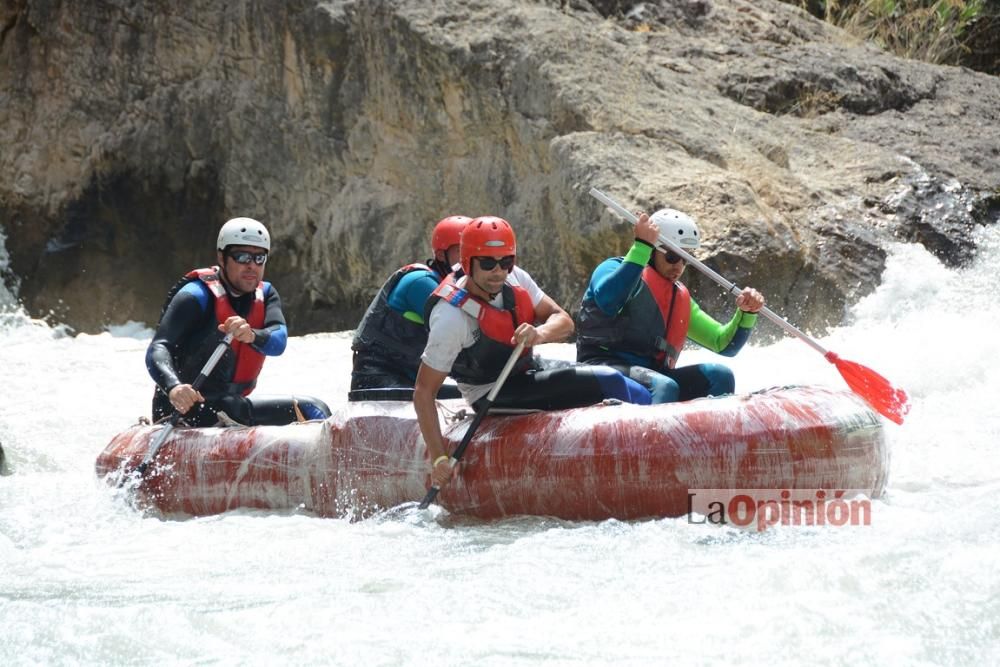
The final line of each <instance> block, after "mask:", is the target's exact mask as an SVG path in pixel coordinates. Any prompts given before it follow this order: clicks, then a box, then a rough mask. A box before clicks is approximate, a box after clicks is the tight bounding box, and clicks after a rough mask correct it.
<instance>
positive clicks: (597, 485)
mask: <svg viewBox="0 0 1000 667" xmlns="http://www.w3.org/2000/svg"><path fill="white" fill-rule="evenodd" d="M447 403H448V404H449V405H454V406H455V407H461V406H462V405H463V404H462V403H461V402H460V401H458V402H447ZM468 424H469V420H463V421H460V422H457V423H453V424H450V425H446V426H445V427H444V429H443V430H444V434H445V438H446V440H448V441H450V442H451V446H452V447H454V446H456V445H457V444H458V442H459V441H460V440H461V437H462V435H463V434H464V432H465V429H466V428H467V426H468ZM159 428H160V427H156V426H136V427H133V428H131V429H129V430H127V431H125V432H123V433H121V434H119V435H117V436H116V437H115V438H114V439H113V440H112V441H111V443H110V444H109V445H108V446H107V448H106V449H105V450H104V451H103V452H102V453H101V455H100V456H99V457H98V459H97V464H96V469H97V474H98V475H100V476H102V477H106V478H107V479H108V480H109V483H115V481H116V480H117V479H118V478H119V476H120V475H121V473H122V472H123V471H126V472H127V471H130V470H133V469H134V468H135V467H136V466H137V465H138V464H139V462H140V461H141V459H142V457H143V455H144V454H145V452H146V449H147V447H148V445H149V442H150V440H151V439H152V438H153V437H154V436H155V434H156V432H157V430H158V429H159ZM888 463H889V454H888V448H887V446H886V442H885V436H884V432H883V426H882V420H881V418H880V417H878V416H877V415H876V414H875V413H874V412H873V411H872V410H871V409H870V408H869V407H868V406H867V405H866V404H865V403H864V402H863V401H862V400H861V399H859V398H858V397H857V396H855V395H854V394H851V393H850V392H847V391H839V390H832V389H825V388H818V387H789V388H780V389H770V390H766V391H762V392H758V393H754V394H750V395H741V396H728V397H724V398H713V399H702V400H697V401H690V402H687V403H679V404H668V405H657V406H644V407H640V406H633V405H598V406H593V407H588V408H580V409H576V410H565V411H561V412H538V413H533V414H524V415H516V416H490V417H488V418H486V419H485V420H484V421H483V423H482V425H481V426H480V429H479V432H478V433H477V435H476V436H475V438H474V439H473V441H472V443H471V444H470V446H469V448H468V450H467V451H466V453H465V457H464V462H463V464H462V471H461V474H460V476H459V477H458V478H457V479H456V480H454V481H453V482H452V483H451V484H450V485H449V486H448V487H446V488H445V489H444V490H443V491H442V492H441V493H440V495H439V496H438V502H439V503H440V504H441V505H442V506H444V507H445V508H446V509H448V510H450V511H451V512H453V513H457V514H462V515H470V516H475V517H481V518H497V517H505V516H511V515H523V514H528V515H545V516H554V517H561V518H564V519H593V520H600V519H608V518H617V519H636V518H644V517H672V516H682V515H684V514H686V513H687V511H688V502H689V500H688V493H689V490H691V489H853V490H860V491H863V492H864V493H866V494H867V495H868V496H870V497H872V498H876V497H879V496H880V495H881V493H882V491H883V489H884V487H885V483H886V477H887V474H888ZM428 467H429V466H428V463H427V460H426V458H425V451H424V445H423V442H422V440H421V438H420V431H419V428H418V426H417V421H416V416H415V414H414V412H413V407H412V405H411V404H410V403H407V402H402V401H394V402H381V403H376V402H368V403H349V404H347V406H346V407H344V408H343V409H341V410H340V411H339V412H337V413H335V414H334V416H332V417H331V418H330V419H328V420H326V421H324V422H306V423H302V424H292V425H289V426H262V427H254V428H243V427H234V428H204V429H195V428H178V429H176V430H175V431H174V433H172V434H171V435H170V437H169V438H168V439H167V441H166V442H165V443H164V445H163V447H162V448H161V449H160V451H159V452H158V454H157V456H156V459H155V461H154V464H153V465H152V466H150V468H149V470H148V471H147V473H146V477H145V479H144V480H143V481H142V482H141V484H139V485H138V489H137V493H138V494H139V499H140V501H141V502H142V503H143V504H144V505H146V506H149V507H153V508H155V509H157V510H159V511H160V512H162V513H163V514H165V515H207V514H217V513H220V512H225V511H227V510H232V509H236V508H256V509H265V510H296V509H301V510H305V511H309V512H312V513H315V514H317V515H320V516H340V517H342V516H351V517H362V516H367V515H370V514H372V513H373V512H376V511H378V510H380V509H385V508H390V507H393V506H396V505H398V504H401V503H404V502H407V501H415V500H416V501H419V500H420V499H421V498H422V497H423V496H424V494H425V492H426V490H427V484H428V479H429V478H428V474H427V472H428Z"/></svg>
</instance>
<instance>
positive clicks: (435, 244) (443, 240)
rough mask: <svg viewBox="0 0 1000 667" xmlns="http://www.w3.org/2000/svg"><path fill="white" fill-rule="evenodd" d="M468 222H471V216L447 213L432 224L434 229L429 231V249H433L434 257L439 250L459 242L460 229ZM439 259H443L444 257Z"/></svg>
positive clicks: (445, 249)
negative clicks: (447, 214) (446, 215)
mask: <svg viewBox="0 0 1000 667" xmlns="http://www.w3.org/2000/svg"><path fill="white" fill-rule="evenodd" d="M470 222H472V218H470V217H467V216H464V215H449V216H448V217H447V218H442V219H441V220H439V221H438V223H437V224H436V225H434V231H433V232H431V250H432V251H434V256H435V258H436V257H437V252H438V251H439V250H440V251H441V252H442V253H444V252H446V251H447V250H448V248H450V247H452V246H453V245H458V244H459V243H460V242H461V239H462V230H463V229H465V226H466V225H467V224H469V223H470ZM441 259H444V257H442V258H441Z"/></svg>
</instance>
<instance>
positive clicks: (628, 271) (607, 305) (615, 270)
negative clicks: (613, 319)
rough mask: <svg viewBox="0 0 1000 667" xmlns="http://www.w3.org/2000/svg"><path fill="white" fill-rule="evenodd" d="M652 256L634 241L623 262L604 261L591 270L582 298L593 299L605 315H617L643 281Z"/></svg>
mask: <svg viewBox="0 0 1000 667" xmlns="http://www.w3.org/2000/svg"><path fill="white" fill-rule="evenodd" d="M652 254H653V246H651V245H649V244H648V243H646V242H644V241H638V240H637V241H636V242H635V243H633V244H632V247H631V248H630V249H629V251H628V254H627V255H625V257H624V258H623V259H619V258H617V257H613V258H611V259H606V260H604V261H603V262H601V263H600V264H599V265H598V267H597V268H596V269H594V274H593V275H592V276H591V278H590V285H589V286H588V287H587V294H586V295H585V296H584V298H585V299H586V298H591V299H593V300H594V303H596V304H597V307H598V308H600V309H601V311H602V312H603V313H604V314H605V315H612V316H613V315H617V314H618V313H619V312H620V311H621V309H622V308H624V307H625V304H626V303H627V302H628V300H629V297H631V296H632V294H633V292H634V291H635V288H636V286H637V285H638V284H639V281H640V280H641V279H642V270H643V269H644V268H646V264H648V263H649V258H650V257H651V256H652Z"/></svg>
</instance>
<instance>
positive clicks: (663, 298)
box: [642, 266, 691, 368]
mask: <svg viewBox="0 0 1000 667" xmlns="http://www.w3.org/2000/svg"><path fill="white" fill-rule="evenodd" d="M642 282H643V283H645V285H646V287H647V288H648V290H649V292H650V293H651V295H652V297H653V300H654V301H656V306H657V308H658V309H659V311H660V316H661V317H662V318H663V336H662V339H663V341H664V342H665V345H663V346H658V348H662V349H658V351H657V354H656V362H657V363H658V364H661V365H665V366H666V367H667V368H673V367H674V366H676V365H677V358H678V357H679V356H680V354H681V348H683V347H684V341H685V340H687V332H688V327H689V326H690V325H691V294H690V293H689V292H688V289H687V287H685V286H684V283H681V282H674V283H671V282H669V281H668V280H667V279H666V278H664V277H663V276H661V275H660V274H659V273H657V272H656V269H654V268H653V267H651V266H647V267H646V268H645V269H643V270H642Z"/></svg>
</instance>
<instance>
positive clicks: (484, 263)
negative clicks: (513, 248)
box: [473, 255, 514, 271]
mask: <svg viewBox="0 0 1000 667" xmlns="http://www.w3.org/2000/svg"><path fill="white" fill-rule="evenodd" d="M473 259H475V260H477V261H478V262H479V268H480V269H482V270H483V271H492V270H493V269H495V268H497V264H499V265H500V268H501V269H503V270H504V271H510V270H511V269H513V268H514V255H507V256H506V257H501V258H499V259H498V258H496V257H474V258H473Z"/></svg>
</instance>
